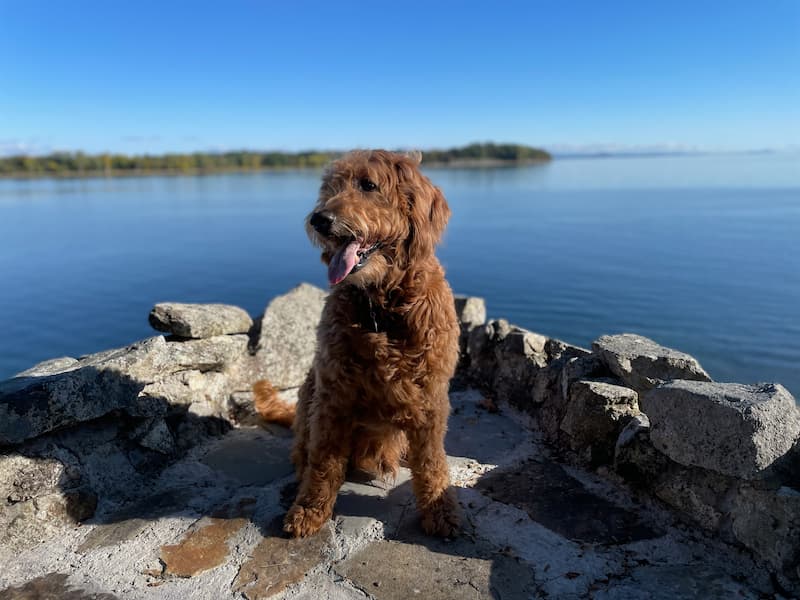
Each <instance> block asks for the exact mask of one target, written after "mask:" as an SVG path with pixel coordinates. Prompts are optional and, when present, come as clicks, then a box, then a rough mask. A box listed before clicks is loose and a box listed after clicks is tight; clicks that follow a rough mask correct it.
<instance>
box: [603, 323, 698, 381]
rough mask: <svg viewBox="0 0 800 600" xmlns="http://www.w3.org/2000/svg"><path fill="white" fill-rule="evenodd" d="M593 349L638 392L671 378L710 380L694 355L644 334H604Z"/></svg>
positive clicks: (615, 372)
mask: <svg viewBox="0 0 800 600" xmlns="http://www.w3.org/2000/svg"><path fill="white" fill-rule="evenodd" d="M592 350H594V351H595V352H596V353H597V354H598V356H599V357H600V358H601V359H602V360H603V362H605V363H606V364H607V365H608V367H609V369H611V371H612V372H613V373H614V375H616V376H617V377H619V378H620V379H621V380H622V381H623V382H624V383H625V385H626V386H628V387H630V388H633V389H634V390H636V391H637V392H639V393H642V392H644V391H646V390H649V389H651V388H653V387H655V386H656V385H658V383H660V382H661V381H668V380H672V379H691V380H697V381H711V377H709V376H708V373H706V372H705V371H704V370H703V367H701V366H700V363H699V362H697V360H696V359H695V358H693V357H692V356H690V355H688V354H686V353H684V352H679V351H677V350H673V349H671V348H667V347H665V346H661V345H660V344H657V343H656V342H654V341H653V340H651V339H649V338H646V337H643V336H641V335H634V334H632V333H622V334H619V335H604V336H602V337H601V338H599V339H598V340H596V341H595V342H593V343H592Z"/></svg>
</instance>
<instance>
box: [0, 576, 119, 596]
mask: <svg viewBox="0 0 800 600" xmlns="http://www.w3.org/2000/svg"><path fill="white" fill-rule="evenodd" d="M68 579H69V575H66V574H64V573H48V574H47V575H42V576H41V577H36V578H34V579H31V580H30V581H28V582H27V583H25V584H23V585H20V586H16V587H10V588H6V589H5V590H1V591H0V600H118V598H117V596H114V595H113V594H106V593H99V592H91V591H88V590H86V589H82V588H79V587H76V586H72V585H70V584H69V583H68V582H67V580H68Z"/></svg>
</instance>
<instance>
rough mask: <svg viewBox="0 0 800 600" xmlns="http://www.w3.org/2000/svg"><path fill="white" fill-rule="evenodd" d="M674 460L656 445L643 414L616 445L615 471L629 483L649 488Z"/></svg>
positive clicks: (636, 418)
mask: <svg viewBox="0 0 800 600" xmlns="http://www.w3.org/2000/svg"><path fill="white" fill-rule="evenodd" d="M670 463H671V461H670V460H669V459H668V458H667V457H666V456H664V455H663V454H661V452H659V451H658V450H656V449H655V448H654V447H653V444H652V442H651V441H650V420H649V419H648V418H647V415H645V414H643V413H641V414H639V415H636V416H635V417H633V418H632V419H631V420H630V422H629V423H628V424H627V425H626V426H625V428H624V429H623V430H622V431H621V432H620V434H619V438H617V443H616V445H615V447H614V470H615V471H616V472H617V473H619V474H620V475H621V476H622V477H624V478H625V479H626V480H628V481H629V482H631V483H633V484H634V485H636V486H638V487H642V488H649V487H650V486H651V485H652V484H653V482H654V481H655V480H656V479H657V478H658V477H659V476H660V475H661V474H662V473H663V472H664V471H665V470H666V469H667V468H668V466H669V465H670Z"/></svg>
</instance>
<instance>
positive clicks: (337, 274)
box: [328, 238, 380, 285]
mask: <svg viewBox="0 0 800 600" xmlns="http://www.w3.org/2000/svg"><path fill="white" fill-rule="evenodd" d="M378 248H380V244H379V243H377V244H368V243H366V242H363V241H361V240H357V239H354V238H350V239H346V240H342V243H341V245H340V246H339V248H338V249H337V250H335V251H334V252H333V255H332V256H331V258H330V261H329V262H328V282H329V283H330V284H331V285H336V284H337V283H340V282H341V281H343V280H344V278H345V277H347V276H348V275H350V274H351V273H356V272H358V270H359V269H361V267H363V266H364V265H365V264H366V263H367V261H368V260H369V257H370V256H372V254H373V253H374V252H375V251H376V250H377V249H378Z"/></svg>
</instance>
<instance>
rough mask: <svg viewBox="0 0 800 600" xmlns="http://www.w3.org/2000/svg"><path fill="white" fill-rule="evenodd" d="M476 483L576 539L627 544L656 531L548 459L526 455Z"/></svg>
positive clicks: (548, 526)
mask: <svg viewBox="0 0 800 600" xmlns="http://www.w3.org/2000/svg"><path fill="white" fill-rule="evenodd" d="M475 488H476V489H477V490H479V491H480V492H482V493H483V494H486V495H487V496H489V497H490V498H492V499H493V500H496V501H497V502H503V503H506V504H511V505H513V506H516V507H517V508H519V509H521V510H524V511H525V512H526V513H528V515H529V516H530V518H531V519H533V520H534V521H536V522H537V523H540V524H541V525H544V526H545V527H547V528H548V529H550V530H551V531H554V532H556V533H558V534H560V535H561V536H563V537H565V538H567V539H570V540H573V541H575V542H585V543H590V544H610V545H614V544H627V543H629V542H632V541H635V540H643V539H650V538H654V537H658V536H660V535H661V533H660V532H658V531H657V530H656V529H655V528H653V527H651V526H649V525H647V524H645V523H644V522H642V520H641V517H640V516H639V515H637V514H636V513H633V512H631V511H629V510H627V509H625V508H621V507H619V506H617V505H615V504H612V503H611V502H609V501H608V500H605V499H604V498H601V497H599V496H596V495H594V494H592V493H590V492H589V491H588V490H587V489H586V488H585V487H584V486H583V484H581V483H580V482H579V481H578V480H577V479H575V478H574V477H571V476H570V475H569V474H567V472H566V471H565V470H564V469H563V468H562V467H561V466H560V465H558V464H556V463H553V462H538V461H532V460H529V461H527V462H524V463H522V464H521V465H519V466H517V467H514V468H509V469H495V470H494V471H491V472H490V473H489V474H488V475H486V476H484V477H483V478H481V480H480V481H479V482H478V484H477V485H476V486H475ZM564 515H569V518H565V517H564Z"/></svg>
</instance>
